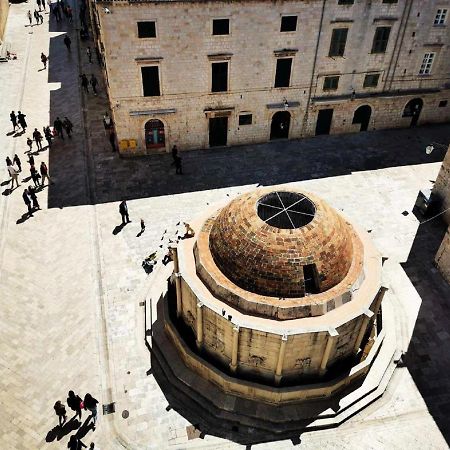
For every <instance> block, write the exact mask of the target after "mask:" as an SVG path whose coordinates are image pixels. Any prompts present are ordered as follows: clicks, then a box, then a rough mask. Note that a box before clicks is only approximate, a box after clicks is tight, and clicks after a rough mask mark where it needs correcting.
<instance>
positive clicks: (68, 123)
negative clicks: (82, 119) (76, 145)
mask: <svg viewBox="0 0 450 450" xmlns="http://www.w3.org/2000/svg"><path fill="white" fill-rule="evenodd" d="M62 124H63V127H64V129H65V130H66V133H67V136H69V138H72V130H73V124H72V122H71V121H70V120H69V119H68V117H67V116H66V117H64V120H63V123H62Z"/></svg>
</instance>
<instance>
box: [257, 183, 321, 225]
mask: <svg viewBox="0 0 450 450" xmlns="http://www.w3.org/2000/svg"><path fill="white" fill-rule="evenodd" d="M257 213H258V216H259V218H260V219H261V220H263V221H264V222H265V223H267V225H270V226H272V227H276V228H282V229H286V230H289V229H294V228H300V227H304V226H305V225H307V224H308V223H309V222H311V221H312V220H313V219H314V215H315V213H316V207H315V205H314V203H313V202H312V201H311V200H310V199H309V198H308V197H305V196H304V195H302V194H299V193H297V192H271V193H270V194H267V195H265V196H264V197H261V198H260V199H259V200H258V203H257Z"/></svg>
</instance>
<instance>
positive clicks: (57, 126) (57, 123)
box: [53, 117, 64, 139]
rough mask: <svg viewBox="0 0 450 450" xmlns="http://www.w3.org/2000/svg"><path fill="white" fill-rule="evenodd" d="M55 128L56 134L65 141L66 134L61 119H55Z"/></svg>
mask: <svg viewBox="0 0 450 450" xmlns="http://www.w3.org/2000/svg"><path fill="white" fill-rule="evenodd" d="M53 127H54V128H55V130H56V134H57V135H58V136H59V137H60V138H61V139H64V132H63V123H62V121H61V119H60V118H59V117H57V118H56V119H55V121H54V122H53Z"/></svg>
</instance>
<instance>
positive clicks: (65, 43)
mask: <svg viewBox="0 0 450 450" xmlns="http://www.w3.org/2000/svg"><path fill="white" fill-rule="evenodd" d="M71 44H72V41H71V39H70V37H69V35H68V34H66V36H65V37H64V45H65V46H66V47H67V51H69V52H70V45H71Z"/></svg>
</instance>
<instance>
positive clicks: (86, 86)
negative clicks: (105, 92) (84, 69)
mask: <svg viewBox="0 0 450 450" xmlns="http://www.w3.org/2000/svg"><path fill="white" fill-rule="evenodd" d="M80 77H81V86H83V89H84V92H86V94H88V93H89V81H88V79H87V76H86V75H85V74H84V73H83V74H82V75H80Z"/></svg>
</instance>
